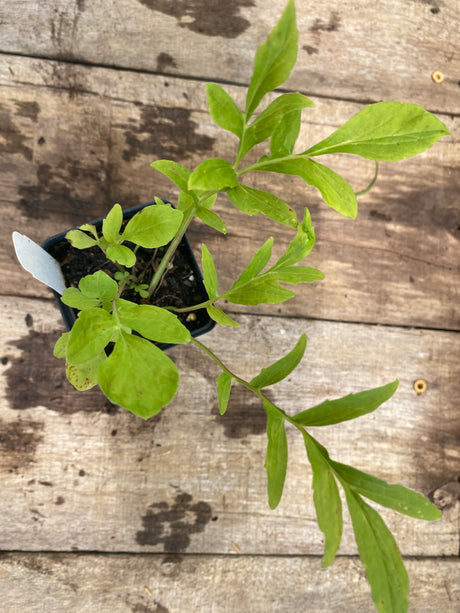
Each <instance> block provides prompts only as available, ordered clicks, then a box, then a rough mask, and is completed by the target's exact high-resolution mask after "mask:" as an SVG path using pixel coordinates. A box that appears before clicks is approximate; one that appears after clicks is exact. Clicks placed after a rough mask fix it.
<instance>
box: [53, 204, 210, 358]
mask: <svg viewBox="0 0 460 613" xmlns="http://www.w3.org/2000/svg"><path fill="white" fill-rule="evenodd" d="M146 206H155V202H147V203H146V204H141V205H139V206H136V207H133V208H131V209H127V210H126V211H123V219H124V220H125V221H127V220H129V219H130V218H131V217H133V216H134V215H135V214H136V213H137V212H138V211H140V210H142V209H143V208H144V207H146ZM102 221H103V219H102V218H100V219H97V220H96V221H91V222H89V223H91V224H92V225H94V226H96V228H97V229H98V230H100V229H101V228H102ZM67 232H68V230H66V232H61V233H60V234H56V235H55V236H51V237H50V238H48V239H46V240H45V242H44V243H43V244H42V247H43V249H45V251H47V252H48V253H50V254H51V255H52V256H53V257H54V258H55V259H56V260H57V261H58V262H59V264H60V265H61V270H62V272H63V275H64V279H65V281H66V286H70V285H71V283H69V280H68V275H66V271H65V267H63V260H62V259H61V258H60V254H62V252H63V251H67V252H68V251H70V250H73V249H74V247H72V246H71V245H70V243H69V241H67V239H66V238H65V235H66V233H67ZM76 251H79V254H80V255H81V254H84V253H85V250H81V251H80V250H76ZM177 253H179V254H180V255H181V256H182V257H183V258H184V259H185V260H186V261H187V263H188V266H189V267H190V269H191V271H192V274H191V275H190V276H189V277H188V278H187V279H186V280H185V281H184V283H186V284H188V285H190V292H192V293H193V294H194V295H195V299H194V304H199V303H201V302H205V301H206V300H208V299H209V296H208V294H207V292H206V288H205V287H204V284H203V277H202V275H201V271H200V269H199V267H198V264H197V261H196V259H195V256H194V254H193V251H192V248H191V247H190V243H189V242H188V240H187V237H186V236H184V237H183V239H182V241H181V242H180V244H179V247H178V250H177ZM91 272H94V271H90V270H88V272H86V273H84V274H82V275H81V276H82V277H83V276H84V275H85V274H90V273H91ZM169 274H171V273H169ZM53 294H54V297H55V299H56V302H57V304H58V306H59V310H60V311H61V315H62V318H63V320H64V323H65V325H66V328H67V330H71V328H72V326H73V324H74V323H75V321H76V319H77V316H78V311H76V310H75V309H72V308H71V307H69V306H67V305H65V304H64V303H63V302H62V301H61V296H60V295H59V294H58V293H57V292H55V291H54V290H53ZM193 313H194V315H193V316H192V317H190V316H189V317H188V318H187V316H184V317H183V323H184V325H186V327H187V328H188V329H189V330H190V333H191V335H192V336H193V337H197V336H200V335H201V334H205V333H206V332H209V331H210V330H212V328H213V327H214V326H215V322H214V321H213V320H212V319H211V318H210V317H209V315H208V313H207V312H206V310H205V309H200V310H198V311H194V312H193ZM194 317H196V319H194ZM158 346H159V347H160V348H161V349H168V348H169V347H172V346H173V345H172V344H159V345H158Z"/></svg>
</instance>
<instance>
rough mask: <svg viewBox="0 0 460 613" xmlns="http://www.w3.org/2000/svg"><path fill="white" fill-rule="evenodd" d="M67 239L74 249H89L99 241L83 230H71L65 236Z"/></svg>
mask: <svg viewBox="0 0 460 613" xmlns="http://www.w3.org/2000/svg"><path fill="white" fill-rule="evenodd" d="M65 237H66V239H67V240H68V241H69V242H70V244H71V245H72V247H75V248H76V249H88V247H94V245H97V241H96V240H95V239H94V238H91V236H88V235H87V234H86V233H85V232H82V231H81V230H69V232H67V234H66V235H65Z"/></svg>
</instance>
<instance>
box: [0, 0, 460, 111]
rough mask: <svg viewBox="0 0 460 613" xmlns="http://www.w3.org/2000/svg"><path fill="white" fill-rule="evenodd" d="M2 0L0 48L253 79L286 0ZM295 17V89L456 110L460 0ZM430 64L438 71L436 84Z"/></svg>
mask: <svg viewBox="0 0 460 613" xmlns="http://www.w3.org/2000/svg"><path fill="white" fill-rule="evenodd" d="M4 4H5V6H3V7H2V22H1V25H0V40H1V50H2V51H3V52H7V53H15V54H21V55H29V56H39V57H48V58H54V59H65V60H66V61H71V62H74V61H78V62H85V63H86V62H89V63H91V64H97V65H109V66H118V67H123V68H129V69H136V70H143V71H149V72H152V71H153V72H159V73H166V74H173V75H176V76H183V77H194V78H199V79H210V80H211V79H216V78H218V79H219V80H223V81H227V82H234V83H248V82H249V79H250V75H251V70H252V62H253V57H254V54H255V50H256V47H257V46H258V45H259V44H260V43H261V42H262V41H263V40H264V39H265V37H266V36H267V34H268V32H269V31H270V30H271V28H272V27H273V26H274V25H275V23H276V21H277V19H278V18H279V16H280V14H281V12H282V10H283V8H284V6H285V4H286V2H285V0H270V1H268V2H267V1H264V2H262V1H261V0H258V1H257V2H256V1H255V0H237V1H232V2H231V3H229V2H221V3H214V4H213V6H212V10H209V6H208V3H206V2H193V3H184V2H168V1H165V0H138V1H137V2H130V1H128V0H115V1H114V0H102V1H100V2H86V1H84V0H79V1H78V2H74V0H55V1H54V2H53V3H44V6H41V5H38V4H37V3H34V2H27V1H16V2H8V3H4ZM297 13H298V26H299V56H298V62H297V66H296V69H295V71H294V73H293V76H292V78H291V80H290V82H289V85H290V87H291V88H293V89H299V90H301V91H303V92H306V93H309V94H311V95H316V96H321V97H332V98H342V99H352V100H358V101H361V100H369V101H374V102H375V101H379V100H382V99H389V100H394V99H401V100H403V101H406V102H409V101H410V102H416V103H419V104H422V105H424V106H426V107H428V108H430V109H431V110H436V111H444V112H452V113H458V111H459V104H458V68H459V65H458V58H459V41H458V36H457V34H458V32H457V24H458V3H457V2H456V0H444V1H443V2H440V1H438V0H430V1H426V0H417V1H416V2H408V1H407V0H406V1H404V0H381V1H380V2H378V3H376V2H374V1H373V0H351V1H348V2H345V3H337V2H336V1H335V0H321V1H320V2H316V3H314V4H313V5H312V4H311V3H306V2H301V1H299V2H297ZM434 71H440V72H441V73H443V75H444V80H443V81H442V82H441V83H435V82H434V81H433V79H432V77H431V75H432V74H433V72H434Z"/></svg>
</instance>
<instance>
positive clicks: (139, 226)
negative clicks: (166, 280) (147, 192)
mask: <svg viewBox="0 0 460 613" xmlns="http://www.w3.org/2000/svg"><path fill="white" fill-rule="evenodd" d="M182 218H183V214H182V212H181V211H178V210H177V209H173V208H172V207H170V206H169V205H165V206H158V205H151V206H146V207H145V208H144V209H142V210H141V211H139V213H136V214H135V215H134V217H132V218H131V219H130V220H129V222H128V224H127V225H126V228H125V230H124V232H123V234H122V240H124V241H131V242H133V243H135V244H136V245H140V246H141V247H145V248H146V249H155V248H156V247H162V246H163V245H166V244H167V243H169V242H170V241H171V240H172V239H173V238H174V236H175V235H176V233H177V231H178V230H179V227H180V225H181V222H182Z"/></svg>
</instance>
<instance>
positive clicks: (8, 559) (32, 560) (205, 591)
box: [0, 554, 460, 613]
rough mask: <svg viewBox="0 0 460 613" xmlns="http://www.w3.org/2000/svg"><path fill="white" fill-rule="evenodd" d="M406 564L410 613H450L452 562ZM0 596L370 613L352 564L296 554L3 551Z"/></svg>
mask: <svg viewBox="0 0 460 613" xmlns="http://www.w3.org/2000/svg"><path fill="white" fill-rule="evenodd" d="M406 565H407V568H408V572H409V575H410V579H411V592H410V606H409V612H411V613H433V611H444V612H445V613H457V612H458V607H459V603H460V584H459V579H458V577H459V570H460V566H459V561H458V560H454V559H451V560H449V559H438V560H433V559H431V560H407V562H406ZM230 585H231V589H229V586H230ZM0 594H1V595H2V603H3V604H2V606H3V610H4V611H5V613H13V612H15V611H21V610H22V611H28V612H30V613H42V612H43V613H44V612H46V613H60V612H61V611H62V610H63V609H65V610H66V611H69V612H70V613H74V612H75V613H76V612H78V613H105V612H106V611H112V612H113V613H126V612H127V611H131V612H132V613H143V612H145V613H147V611H152V612H153V611H154V612H156V613H183V612H184V611H200V612H202V613H208V612H209V613H211V612H215V611H217V612H218V613H234V612H235V611H251V612H253V613H266V612H267V611H285V612H286V613H291V612H292V611H304V610H308V611H311V612H312V613H323V612H324V611H326V610H327V611H329V612H331V613H339V612H340V611H360V612H361V613H373V612H374V611H375V609H374V607H373V605H372V601H371V597H370V590H369V587H368V585H367V583H366V580H365V578H364V572H363V570H362V567H361V565H360V561H359V560H358V559H356V558H338V559H337V560H336V561H335V562H334V564H333V565H332V566H331V567H330V568H328V569H320V564H319V560H318V559H314V558H313V559H312V558H306V557H297V556H295V557H288V558H282V557H260V556H259V557H252V556H238V555H236V554H235V555H233V556H221V557H214V556H213V557H211V556H193V555H185V556H162V555H137V556H129V555H105V556H101V555H75V554H74V555H71V554H7V555H2V556H1V557H0Z"/></svg>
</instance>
